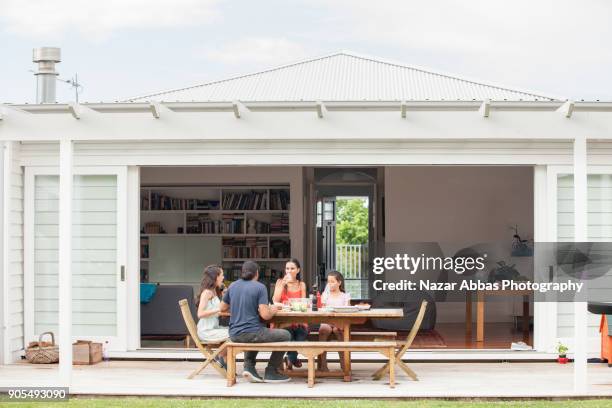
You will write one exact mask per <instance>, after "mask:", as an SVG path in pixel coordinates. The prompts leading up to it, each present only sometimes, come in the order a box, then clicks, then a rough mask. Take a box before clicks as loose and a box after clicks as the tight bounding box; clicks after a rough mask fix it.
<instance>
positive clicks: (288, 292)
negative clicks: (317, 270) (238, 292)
mask: <svg viewBox="0 0 612 408" xmlns="http://www.w3.org/2000/svg"><path fill="white" fill-rule="evenodd" d="M301 272H302V267H301V265H300V261H298V260H297V259H295V258H291V259H289V260H288V261H287V263H286V264H285V274H284V276H283V277H282V278H280V279H278V280H277V281H276V285H275V286H274V295H272V301H273V302H274V303H285V302H288V301H290V299H299V298H305V297H306V284H305V283H304V282H302V280H301ZM284 329H285V330H287V331H289V333H291V340H292V341H304V340H306V338H307V337H308V325H306V324H302V323H299V324H292V325H291V326H289V327H284ZM285 365H287V368H288V369H291V368H292V366H295V367H298V368H299V367H301V366H302V362H301V361H300V360H299V359H298V355H297V352H295V351H289V352H288V353H287V357H286V358H285Z"/></svg>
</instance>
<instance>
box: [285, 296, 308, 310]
mask: <svg viewBox="0 0 612 408" xmlns="http://www.w3.org/2000/svg"><path fill="white" fill-rule="evenodd" d="M309 303H310V299H308V298H298V299H291V303H290V309H289V310H291V311H292V312H307V311H308V304H309Z"/></svg>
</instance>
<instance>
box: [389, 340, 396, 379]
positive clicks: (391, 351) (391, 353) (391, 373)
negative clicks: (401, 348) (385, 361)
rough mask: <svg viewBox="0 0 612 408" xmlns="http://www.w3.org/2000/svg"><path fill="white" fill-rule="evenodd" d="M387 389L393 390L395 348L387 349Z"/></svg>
mask: <svg viewBox="0 0 612 408" xmlns="http://www.w3.org/2000/svg"><path fill="white" fill-rule="evenodd" d="M389 387H391V388H395V347H392V348H390V349H389Z"/></svg>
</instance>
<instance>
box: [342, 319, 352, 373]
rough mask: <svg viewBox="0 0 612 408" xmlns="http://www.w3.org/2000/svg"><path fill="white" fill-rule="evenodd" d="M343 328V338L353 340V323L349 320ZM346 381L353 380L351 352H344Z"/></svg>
mask: <svg viewBox="0 0 612 408" xmlns="http://www.w3.org/2000/svg"><path fill="white" fill-rule="evenodd" d="M342 329H343V340H344V341H351V324H350V323H349V322H346V323H344V325H343V326H342ZM344 381H351V352H350V351H345V352H344Z"/></svg>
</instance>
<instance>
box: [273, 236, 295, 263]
mask: <svg viewBox="0 0 612 408" xmlns="http://www.w3.org/2000/svg"><path fill="white" fill-rule="evenodd" d="M290 253H291V245H290V243H289V240H288V239H271V240H270V258H289V256H290Z"/></svg>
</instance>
